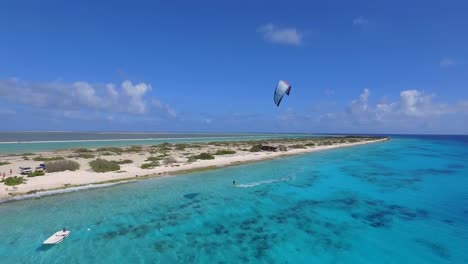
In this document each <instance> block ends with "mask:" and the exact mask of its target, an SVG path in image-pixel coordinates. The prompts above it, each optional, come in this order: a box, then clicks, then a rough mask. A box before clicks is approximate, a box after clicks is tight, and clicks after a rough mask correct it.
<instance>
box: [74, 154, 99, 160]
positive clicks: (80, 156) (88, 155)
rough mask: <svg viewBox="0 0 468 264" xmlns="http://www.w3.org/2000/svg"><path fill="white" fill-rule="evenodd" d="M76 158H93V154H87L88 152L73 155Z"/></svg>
mask: <svg viewBox="0 0 468 264" xmlns="http://www.w3.org/2000/svg"><path fill="white" fill-rule="evenodd" d="M75 157H76V158H83V159H94V158H95V156H94V155H93V154H89V153H80V154H78V155H76V156H75Z"/></svg>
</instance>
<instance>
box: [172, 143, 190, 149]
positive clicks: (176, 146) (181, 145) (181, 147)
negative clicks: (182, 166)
mask: <svg viewBox="0 0 468 264" xmlns="http://www.w3.org/2000/svg"><path fill="white" fill-rule="evenodd" d="M187 147H189V145H188V144H175V149H176V150H185V148H187Z"/></svg>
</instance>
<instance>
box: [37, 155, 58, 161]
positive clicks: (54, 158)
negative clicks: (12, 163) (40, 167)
mask: <svg viewBox="0 0 468 264" xmlns="http://www.w3.org/2000/svg"><path fill="white" fill-rule="evenodd" d="M63 159H65V158H64V157H61V156H58V157H50V158H46V157H43V156H39V157H35V158H33V160H34V161H55V160H63Z"/></svg>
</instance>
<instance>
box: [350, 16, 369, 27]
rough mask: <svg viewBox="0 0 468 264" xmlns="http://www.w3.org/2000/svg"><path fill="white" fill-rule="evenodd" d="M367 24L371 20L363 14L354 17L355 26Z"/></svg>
mask: <svg viewBox="0 0 468 264" xmlns="http://www.w3.org/2000/svg"><path fill="white" fill-rule="evenodd" d="M367 24H369V20H367V19H366V18H365V17H363V16H359V17H356V18H355V19H353V25H354V26H366V25H367Z"/></svg>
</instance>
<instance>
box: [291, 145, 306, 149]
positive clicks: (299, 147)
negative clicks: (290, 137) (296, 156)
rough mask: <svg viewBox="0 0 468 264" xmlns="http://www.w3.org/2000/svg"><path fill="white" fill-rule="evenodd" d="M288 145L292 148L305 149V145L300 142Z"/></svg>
mask: <svg viewBox="0 0 468 264" xmlns="http://www.w3.org/2000/svg"><path fill="white" fill-rule="evenodd" d="M289 147H290V148H292V149H306V148H307V147H306V146H305V145H302V144H294V145H291V146H289Z"/></svg>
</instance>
